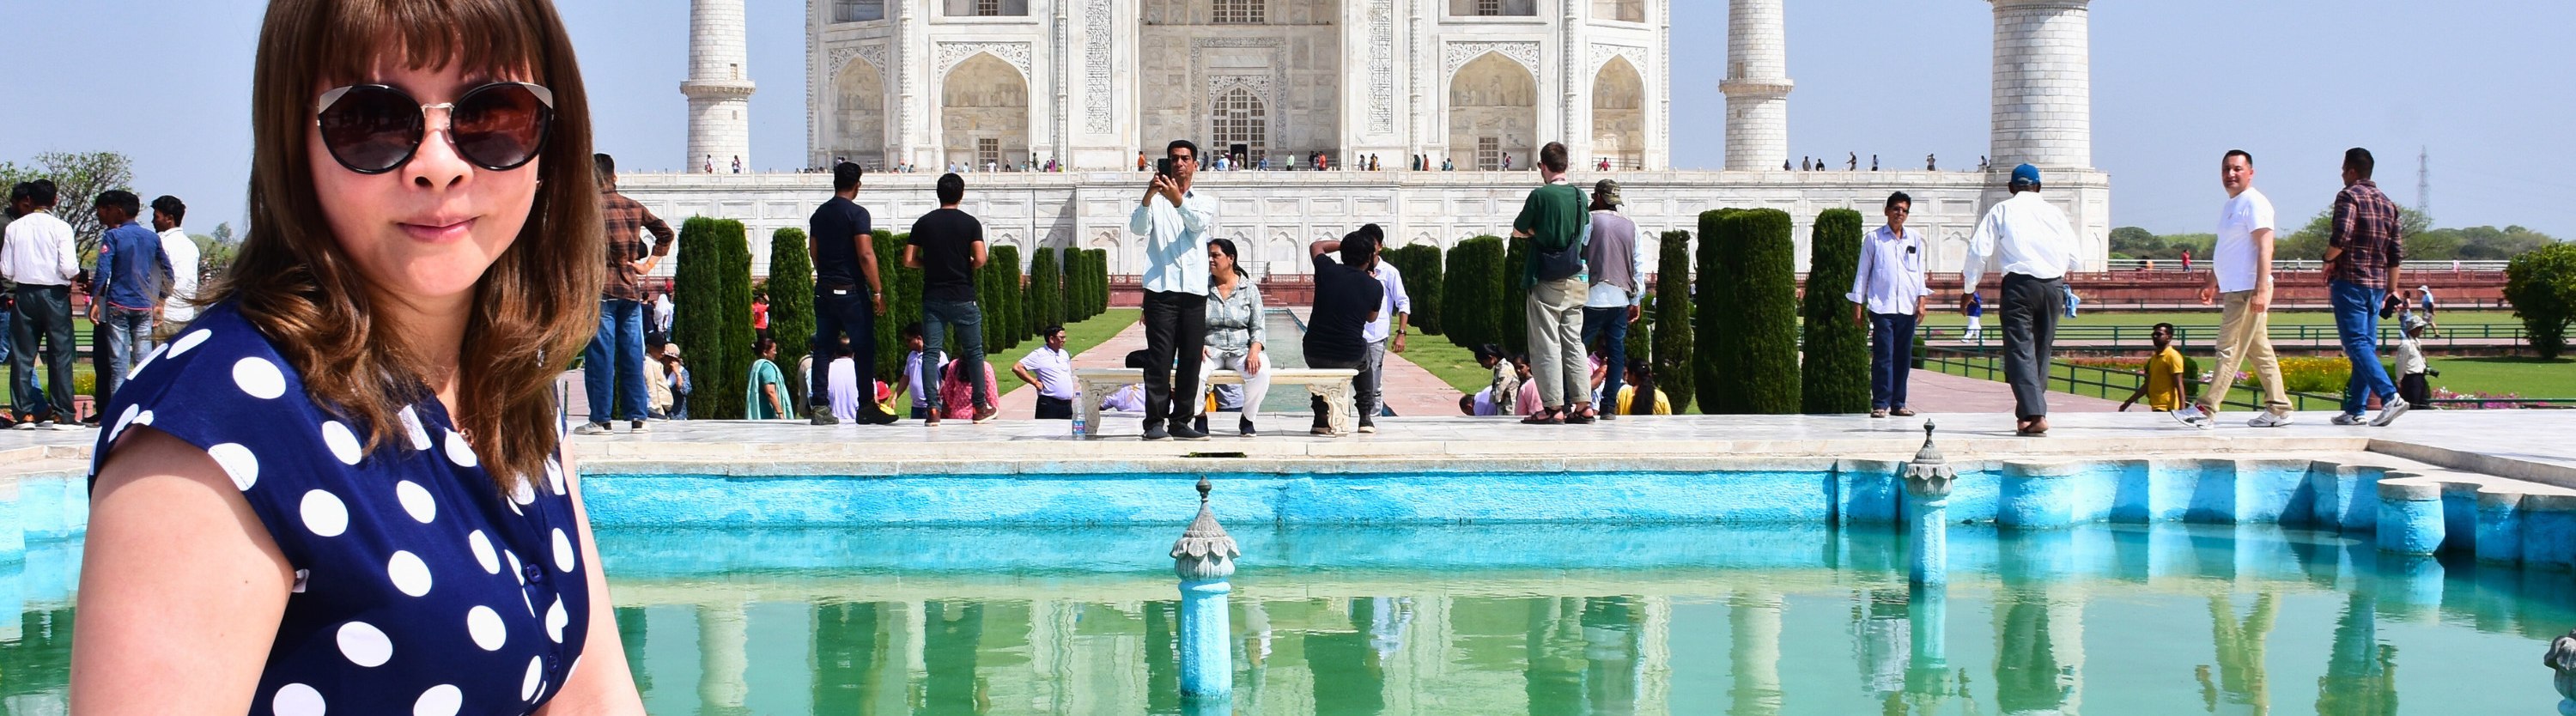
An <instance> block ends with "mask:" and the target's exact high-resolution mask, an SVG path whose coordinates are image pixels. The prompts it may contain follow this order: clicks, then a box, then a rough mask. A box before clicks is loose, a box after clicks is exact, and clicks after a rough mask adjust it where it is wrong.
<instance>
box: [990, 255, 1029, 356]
mask: <svg viewBox="0 0 2576 716" xmlns="http://www.w3.org/2000/svg"><path fill="white" fill-rule="evenodd" d="M984 267H985V268H987V269H991V270H992V271H993V275H992V282H993V296H994V298H993V305H992V307H990V308H986V309H984V317H985V320H988V321H993V322H994V323H995V324H997V325H999V326H1001V327H1002V333H1001V335H1002V342H1001V344H1000V345H1001V346H1002V347H1003V348H1015V347H1018V346H1019V345H1020V340H1021V339H1023V338H1027V337H1028V336H1029V327H1028V321H1027V320H1026V317H1025V316H1022V315H1020V292H1021V291H1022V290H1023V289H1022V288H1021V287H1020V247H1017V246H995V247H993V249H992V255H991V256H990V257H989V258H988V259H987V260H986V262H985V264H984Z"/></svg>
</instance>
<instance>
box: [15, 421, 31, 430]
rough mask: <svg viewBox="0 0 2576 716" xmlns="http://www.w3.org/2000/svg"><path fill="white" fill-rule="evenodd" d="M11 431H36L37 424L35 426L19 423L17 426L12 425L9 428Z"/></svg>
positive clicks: (23, 422) (29, 423)
mask: <svg viewBox="0 0 2576 716" xmlns="http://www.w3.org/2000/svg"><path fill="white" fill-rule="evenodd" d="M9 429H11V430H34V429H36V424H35V423H32V422H25V421H20V422H19V423H17V424H15V425H11V426H9Z"/></svg>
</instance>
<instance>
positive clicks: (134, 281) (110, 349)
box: [89, 189, 170, 410]
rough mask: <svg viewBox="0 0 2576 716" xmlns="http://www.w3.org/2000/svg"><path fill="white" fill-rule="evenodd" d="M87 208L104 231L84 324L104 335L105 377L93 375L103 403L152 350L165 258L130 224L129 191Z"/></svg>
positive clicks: (154, 241) (136, 204) (137, 208)
mask: <svg viewBox="0 0 2576 716" xmlns="http://www.w3.org/2000/svg"><path fill="white" fill-rule="evenodd" d="M90 206H91V210H92V211H94V212H97V214H98V225H99V226H104V227H108V228H107V231H106V232H105V233H104V234H102V235H100V236H99V241H98V269H97V271H96V272H94V273H92V274H91V275H92V276H95V277H97V278H96V281H97V285H96V286H95V287H94V288H95V292H93V293H92V294H90V302H89V320H90V321H91V322H92V323H97V324H99V325H102V326H105V327H106V333H107V344H106V345H105V346H104V348H105V349H106V350H107V356H108V359H107V372H106V373H105V374H103V375H100V376H98V388H99V390H98V395H99V398H100V399H101V400H102V401H104V400H105V399H106V398H107V397H108V396H112V395H115V394H116V388H117V386H119V385H122V384H124V383H125V373H126V371H127V369H130V368H132V367H133V366H134V362H135V361H138V360H141V359H142V358H143V354H144V353H147V352H150V351H151V350H152V328H153V323H154V322H155V321H154V318H155V317H157V316H160V315H161V300H162V299H163V297H165V296H167V295H169V294H168V291H167V289H168V288H169V287H168V286H167V285H166V284H164V283H163V282H162V281H161V277H162V276H167V275H170V255H169V254H166V253H162V252H161V235H160V234H155V233H152V230H151V229H146V228H143V226H142V225H141V224H136V223H134V217H135V216H136V215H139V214H141V213H143V200H142V199H141V198H140V197H136V196H135V195H134V192H130V191H125V190H122V189H111V190H108V191H105V192H100V193H99V195H98V200H97V201H94V202H91V205H90ZM99 409H100V410H105V409H107V403H105V402H100V403H99Z"/></svg>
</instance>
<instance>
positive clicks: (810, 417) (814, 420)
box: [805, 405, 841, 425]
mask: <svg viewBox="0 0 2576 716" xmlns="http://www.w3.org/2000/svg"><path fill="white" fill-rule="evenodd" d="M805 417H806V422H807V423H810V424H813V425H839V424H841V419H840V418H835V417H832V409H831V408H826V407H823V406H820V405H817V406H814V407H810V408H806V409H805Z"/></svg>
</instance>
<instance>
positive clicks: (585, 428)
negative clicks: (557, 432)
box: [572, 423, 612, 435]
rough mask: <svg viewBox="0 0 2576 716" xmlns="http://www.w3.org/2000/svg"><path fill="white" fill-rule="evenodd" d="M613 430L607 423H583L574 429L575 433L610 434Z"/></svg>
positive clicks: (573, 432)
mask: <svg viewBox="0 0 2576 716" xmlns="http://www.w3.org/2000/svg"><path fill="white" fill-rule="evenodd" d="M611 432H612V431H611V430H609V428H608V424H607V423H582V424H581V427H577V428H573V429H572V434H574V435H608V434H610V433H611Z"/></svg>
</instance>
